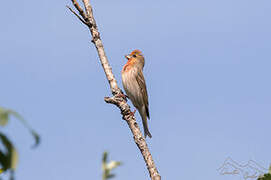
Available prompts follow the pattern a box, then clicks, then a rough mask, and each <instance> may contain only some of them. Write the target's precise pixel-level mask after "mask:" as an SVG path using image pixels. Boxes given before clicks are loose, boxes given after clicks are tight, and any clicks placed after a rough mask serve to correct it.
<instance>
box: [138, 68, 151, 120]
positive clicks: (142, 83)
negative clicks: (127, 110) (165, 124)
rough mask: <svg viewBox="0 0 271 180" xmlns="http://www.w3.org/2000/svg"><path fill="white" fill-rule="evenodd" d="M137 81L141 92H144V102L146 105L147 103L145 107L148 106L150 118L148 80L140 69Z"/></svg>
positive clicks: (147, 110)
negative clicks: (146, 80)
mask: <svg viewBox="0 0 271 180" xmlns="http://www.w3.org/2000/svg"><path fill="white" fill-rule="evenodd" d="M136 81H137V83H138V85H139V87H140V90H141V93H142V97H143V102H144V105H145V108H146V114H147V117H148V118H150V114H149V101H148V92H147V88H146V82H145V79H144V76H143V72H142V71H140V72H139V73H138V76H136Z"/></svg>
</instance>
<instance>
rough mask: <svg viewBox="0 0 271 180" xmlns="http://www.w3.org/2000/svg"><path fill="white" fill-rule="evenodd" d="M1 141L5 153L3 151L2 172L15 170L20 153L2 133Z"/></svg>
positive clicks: (0, 135) (1, 159) (0, 134)
mask: <svg viewBox="0 0 271 180" xmlns="http://www.w3.org/2000/svg"><path fill="white" fill-rule="evenodd" d="M0 140H1V141H2V143H3V145H4V148H5V152H3V151H1V153H0V154H1V156H2V157H1V158H0V161H1V162H0V164H1V165H2V168H1V169H2V170H3V171H6V170H9V169H10V170H14V169H15V168H16V166H17V163H18V153H17V151H16V149H15V147H14V146H13V144H12V142H11V141H10V140H9V139H8V137H7V136H5V135H4V134H3V133H0Z"/></svg>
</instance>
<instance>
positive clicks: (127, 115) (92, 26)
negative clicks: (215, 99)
mask: <svg viewBox="0 0 271 180" xmlns="http://www.w3.org/2000/svg"><path fill="white" fill-rule="evenodd" d="M71 1H72V3H73V5H74V7H75V8H76V9H77V11H78V12H79V14H80V16H79V15H78V14H76V13H75V12H74V11H73V10H72V9H71V8H70V7H69V6H67V7H68V9H69V10H70V11H71V12H72V13H73V14H75V15H76V17H77V18H78V19H79V20H80V21H81V22H82V23H84V24H85V25H87V26H88V28H89V30H90V33H91V36H92V42H93V43H94V45H95V47H96V49H97V52H98V55H99V59H100V62H101V65H102V67H103V70H104V72H105V75H106V78H107V80H108V83H109V85H110V89H111V92H112V95H113V96H112V97H105V98H104V100H105V102H107V103H109V104H114V105H116V106H117V107H118V108H119V109H120V111H121V114H122V118H123V119H124V120H125V121H126V122H127V124H128V126H129V128H130V130H131V132H132V134H133V138H134V141H135V143H136V145H137V147H138V148H139V150H140V152H141V154H142V156H143V158H144V161H145V163H146V166H147V168H148V171H149V174H150V178H151V179H152V180H161V176H160V175H159V173H158V170H157V168H156V166H155V163H154V161H153V159H152V155H151V153H150V151H149V148H148V145H147V143H146V140H145V138H144V136H143V135H142V133H141V131H140V128H139V126H138V124H137V122H136V119H135V117H134V115H132V113H131V110H130V107H129V105H128V104H127V100H126V97H125V95H124V94H123V92H122V90H121V89H120V88H119V87H118V84H117V81H116V79H115V77H114V74H113V73H112V68H111V66H110V65H109V62H108V59H107V56H106V54H105V51H104V46H103V44H102V41H101V38H100V33H99V31H98V28H97V25H96V21H95V19H94V16H93V11H92V7H91V5H90V3H89V0H82V1H83V4H84V8H85V12H84V11H83V9H82V8H81V7H80V5H79V4H78V2H77V1H76V0H71Z"/></svg>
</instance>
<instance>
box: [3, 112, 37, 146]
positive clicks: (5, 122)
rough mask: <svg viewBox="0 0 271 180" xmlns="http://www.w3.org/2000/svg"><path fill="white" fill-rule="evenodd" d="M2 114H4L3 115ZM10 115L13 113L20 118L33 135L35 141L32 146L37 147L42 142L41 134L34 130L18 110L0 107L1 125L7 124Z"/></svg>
mask: <svg viewBox="0 0 271 180" xmlns="http://www.w3.org/2000/svg"><path fill="white" fill-rule="evenodd" d="M1 115H2V116H1ZM9 115H13V116H14V117H15V118H16V119H18V120H20V121H21V123H22V124H23V125H24V126H25V127H26V128H27V129H28V130H29V132H30V133H31V135H32V136H33V138H34V140H35V143H34V145H33V146H32V147H37V146H38V145H39V143H40V136H39V135H38V133H37V132H36V131H34V130H33V129H32V128H31V127H30V126H29V124H28V123H27V121H26V120H25V119H24V118H23V117H22V116H21V115H20V114H19V113H17V112H15V111H13V110H10V109H5V108H3V107H0V125H2V126H4V125H6V124H7V122H8V119H9Z"/></svg>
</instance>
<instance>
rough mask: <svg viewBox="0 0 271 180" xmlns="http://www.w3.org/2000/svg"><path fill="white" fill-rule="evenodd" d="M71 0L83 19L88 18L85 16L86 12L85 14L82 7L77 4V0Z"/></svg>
mask: <svg viewBox="0 0 271 180" xmlns="http://www.w3.org/2000/svg"><path fill="white" fill-rule="evenodd" d="M71 1H72V3H73V5H74V7H75V8H76V9H77V11H78V12H79V14H80V15H81V16H82V18H83V19H84V20H85V21H87V20H88V18H87V16H86V14H85V12H84V11H83V9H82V8H81V7H80V5H79V4H78V2H77V1H76V0H71Z"/></svg>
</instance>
